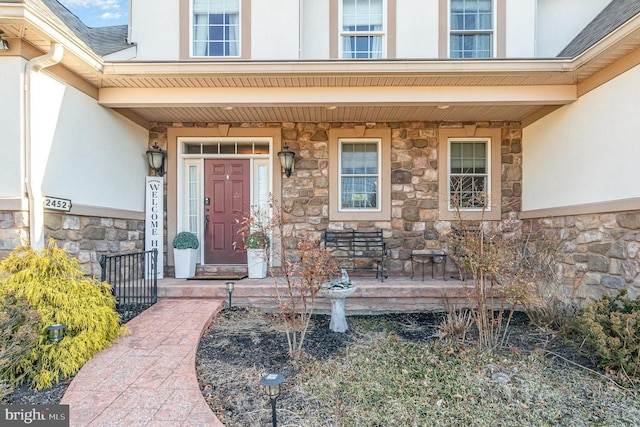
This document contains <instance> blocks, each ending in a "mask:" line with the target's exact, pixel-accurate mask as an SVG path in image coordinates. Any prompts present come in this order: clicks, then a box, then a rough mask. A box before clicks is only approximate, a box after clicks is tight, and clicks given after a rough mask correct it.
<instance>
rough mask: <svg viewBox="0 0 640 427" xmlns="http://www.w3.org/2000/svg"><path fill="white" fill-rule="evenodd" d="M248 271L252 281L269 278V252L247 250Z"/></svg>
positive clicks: (264, 250)
mask: <svg viewBox="0 0 640 427" xmlns="http://www.w3.org/2000/svg"><path fill="white" fill-rule="evenodd" d="M247 269H248V274H249V278H250V279H264V278H265V277H267V250H266V249H247Z"/></svg>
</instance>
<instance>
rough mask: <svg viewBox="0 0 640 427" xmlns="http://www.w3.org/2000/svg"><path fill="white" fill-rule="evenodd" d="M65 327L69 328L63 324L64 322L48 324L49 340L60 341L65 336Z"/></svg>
mask: <svg viewBox="0 0 640 427" xmlns="http://www.w3.org/2000/svg"><path fill="white" fill-rule="evenodd" d="M65 329H67V325H63V324H62V323H56V324H55V325H51V326H47V337H48V338H49V342H51V343H54V342H58V341H60V340H61V339H62V338H64V330H65Z"/></svg>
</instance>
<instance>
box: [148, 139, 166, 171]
mask: <svg viewBox="0 0 640 427" xmlns="http://www.w3.org/2000/svg"><path fill="white" fill-rule="evenodd" d="M166 157H167V153H166V151H162V150H161V149H160V147H158V146H157V145H154V146H153V147H151V148H150V149H148V150H147V159H148V160H149V166H150V167H151V169H153V171H154V172H155V173H156V175H158V176H164V174H165V172H164V159H165V158H166Z"/></svg>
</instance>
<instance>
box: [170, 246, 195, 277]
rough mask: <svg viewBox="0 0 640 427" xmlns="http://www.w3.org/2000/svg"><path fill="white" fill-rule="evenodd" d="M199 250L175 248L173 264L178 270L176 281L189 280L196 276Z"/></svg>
mask: <svg viewBox="0 0 640 427" xmlns="http://www.w3.org/2000/svg"><path fill="white" fill-rule="evenodd" d="M197 257H198V250H197V249H176V248H173V263H174V265H175V270H176V279H188V278H189V277H193V276H195V274H196V258H197Z"/></svg>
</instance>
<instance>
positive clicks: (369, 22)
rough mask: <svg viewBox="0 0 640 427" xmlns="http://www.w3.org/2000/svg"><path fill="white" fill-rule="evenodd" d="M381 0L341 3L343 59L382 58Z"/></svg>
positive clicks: (355, 0) (382, 23)
mask: <svg viewBox="0 0 640 427" xmlns="http://www.w3.org/2000/svg"><path fill="white" fill-rule="evenodd" d="M383 4H384V0H342V20H341V24H340V46H341V47H340V48H341V51H342V53H341V57H342V58H346V59H349V58H352V59H372V58H382V57H383V45H384V35H385V33H384V31H385V30H384V8H383Z"/></svg>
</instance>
